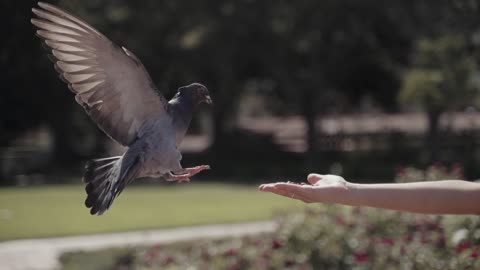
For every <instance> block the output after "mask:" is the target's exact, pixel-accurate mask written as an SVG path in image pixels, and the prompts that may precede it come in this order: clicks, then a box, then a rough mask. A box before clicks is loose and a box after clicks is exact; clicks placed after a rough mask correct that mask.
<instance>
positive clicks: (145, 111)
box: [31, 2, 168, 146]
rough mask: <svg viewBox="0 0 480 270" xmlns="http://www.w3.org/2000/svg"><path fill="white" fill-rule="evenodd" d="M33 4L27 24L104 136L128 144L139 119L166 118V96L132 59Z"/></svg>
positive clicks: (73, 21)
mask: <svg viewBox="0 0 480 270" xmlns="http://www.w3.org/2000/svg"><path fill="white" fill-rule="evenodd" d="M38 5H39V7H40V9H37V8H33V9H32V11H33V13H35V14H36V15H37V16H38V18H37V19H32V20H31V22H32V24H34V25H35V26H37V27H38V28H39V30H37V35H38V36H39V37H40V38H42V39H43V40H44V42H45V44H46V45H47V46H48V48H49V49H51V53H52V56H53V57H52V58H53V59H52V60H53V61H54V62H55V69H56V70H57V71H58V72H59V73H60V76H61V78H62V79H64V81H65V82H66V83H68V86H69V88H70V90H71V91H73V92H74V93H75V94H76V97H75V99H76V101H77V102H78V103H79V104H80V105H82V106H83V107H84V108H85V110H86V111H87V113H88V114H89V115H90V117H91V118H92V119H93V120H94V121H95V122H96V123H97V125H98V126H99V127H100V128H101V129H102V130H103V131H104V132H105V133H106V134H107V135H109V136H110V137H111V138H112V139H114V140H115V141H117V142H119V143H121V144H122V145H125V146H128V145H130V144H131V143H132V142H133V141H134V140H135V139H136V138H137V136H138V135H139V134H138V133H139V130H140V128H141V126H142V124H143V123H145V121H147V120H149V119H150V118H152V117H159V116H161V115H162V114H163V115H164V116H165V117H168V114H167V109H166V108H167V101H166V99H165V98H164V97H163V96H162V94H161V93H160V92H159V91H158V90H157V89H156V87H155V86H154V84H153V82H152V80H151V78H150V76H149V74H148V72H147V71H146V70H145V68H144V66H143V64H142V63H141V62H140V60H139V59H138V58H137V57H135V56H134V55H133V54H132V53H131V52H130V51H128V50H127V49H125V48H120V47H118V46H117V45H115V44H114V43H112V42H111V41H110V40H109V39H108V38H107V37H105V36H104V35H102V34H101V33H100V32H98V31H97V30H95V29H94V28H93V27H92V26H90V25H88V24H87V23H85V22H83V21H82V20H80V19H78V18H76V17H75V16H73V15H71V14H69V13H67V12H65V11H63V10H61V9H59V8H57V7H55V6H53V5H50V4H46V3H41V2H40V3H38Z"/></svg>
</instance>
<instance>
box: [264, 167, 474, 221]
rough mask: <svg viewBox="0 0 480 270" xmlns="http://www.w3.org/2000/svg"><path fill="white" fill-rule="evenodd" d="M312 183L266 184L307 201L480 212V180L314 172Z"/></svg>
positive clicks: (437, 211) (438, 211)
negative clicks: (357, 177) (359, 177)
mask: <svg viewBox="0 0 480 270" xmlns="http://www.w3.org/2000/svg"><path fill="white" fill-rule="evenodd" d="M307 180H308V182H309V183H310V184H295V183H291V182H287V183H285V182H281V183H272V184H264V185H261V186H260V187H259V189H260V191H265V192H272V193H275V194H278V195H282V196H285V197H289V198H293V199H298V200H301V201H304V202H307V203H313V202H320V203H337V204H344V205H351V206H368V207H375V208H384V209H391V210H399V211H408V212H415V213H423V214H480V184H479V183H473V182H468V181H462V180H442V181H432V182H414V183H394V184H355V183H350V182H347V181H346V180H345V179H343V178H342V177H340V176H336V175H319V174H310V175H309V176H308V178H307Z"/></svg>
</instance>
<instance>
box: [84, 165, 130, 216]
mask: <svg viewBox="0 0 480 270" xmlns="http://www.w3.org/2000/svg"><path fill="white" fill-rule="evenodd" d="M121 164H122V157H121V156H119V157H110V158H102V159H93V160H89V161H88V162H87V164H86V165H85V174H84V176H83V181H84V182H85V183H87V186H86V187H85V191H86V192H87V199H86V200H85V206H87V207H88V208H91V209H90V214H92V215H102V214H103V213H104V212H105V211H107V210H108V208H109V207H110V206H111V205H112V203H113V200H114V199H115V198H116V197H117V196H118V194H119V193H120V192H121V191H122V190H123V188H124V185H119V183H120V181H118V180H119V174H120V167H121Z"/></svg>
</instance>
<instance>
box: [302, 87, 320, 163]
mask: <svg viewBox="0 0 480 270" xmlns="http://www.w3.org/2000/svg"><path fill="white" fill-rule="evenodd" d="M302 114H303V117H304V118H305V121H306V124H307V131H306V134H305V135H306V138H305V140H306V143H307V151H306V166H307V169H309V170H310V169H312V167H313V161H314V159H315V151H316V133H317V132H316V130H317V129H316V126H315V121H316V118H317V117H316V110H315V94H314V91H313V90H306V91H305V92H304V94H303V97H302Z"/></svg>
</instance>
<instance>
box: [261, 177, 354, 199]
mask: <svg viewBox="0 0 480 270" xmlns="http://www.w3.org/2000/svg"><path fill="white" fill-rule="evenodd" d="M307 181H308V182H309V183H310V184H306V183H302V184H297V183H293V182H277V183H270V184H262V185H260V186H259V187H258V189H259V190H260V191H263V192H272V193H274V194H278V195H282V196H285V197H288V198H291V199H296V200H300V201H303V202H306V203H312V202H322V203H338V202H341V201H342V197H344V196H346V193H347V192H348V190H349V187H350V185H351V184H350V183H349V182H347V181H345V179H343V177H341V176H338V175H333V174H327V175H320V174H315V173H312V174H309V175H308V177H307Z"/></svg>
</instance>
